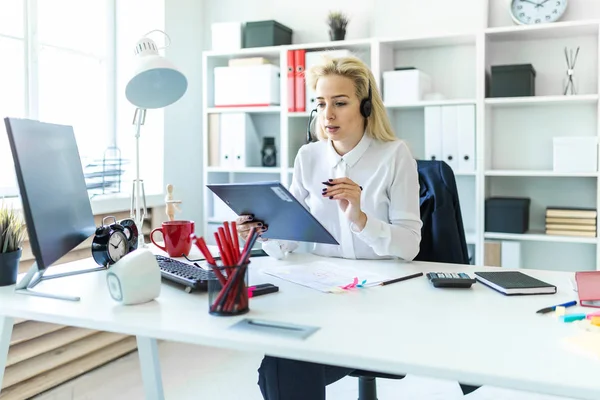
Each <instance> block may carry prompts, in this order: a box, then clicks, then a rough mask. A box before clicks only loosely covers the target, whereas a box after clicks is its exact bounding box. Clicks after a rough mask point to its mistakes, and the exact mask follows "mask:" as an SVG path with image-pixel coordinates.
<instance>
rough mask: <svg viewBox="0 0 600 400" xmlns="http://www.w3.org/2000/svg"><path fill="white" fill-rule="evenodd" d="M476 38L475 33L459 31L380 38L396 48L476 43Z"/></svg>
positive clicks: (382, 42)
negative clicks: (446, 33) (455, 32)
mask: <svg viewBox="0 0 600 400" xmlns="http://www.w3.org/2000/svg"><path fill="white" fill-rule="evenodd" d="M475 39H476V36H475V34H474V33H473V34H470V33H457V34H451V35H443V36H440V35H430V36H405V37H398V38H383V39H381V40H379V43H381V44H382V45H386V46H390V47H392V48H393V49H394V50H403V49H414V48H422V47H438V46H460V45H474V44H475Z"/></svg>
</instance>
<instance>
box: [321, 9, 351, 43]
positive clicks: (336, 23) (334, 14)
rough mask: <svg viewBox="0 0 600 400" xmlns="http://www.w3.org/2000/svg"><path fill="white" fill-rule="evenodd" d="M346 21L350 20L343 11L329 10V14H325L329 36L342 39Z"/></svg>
mask: <svg viewBox="0 0 600 400" xmlns="http://www.w3.org/2000/svg"><path fill="white" fill-rule="evenodd" d="M348 22H350V18H349V17H348V16H347V15H346V14H344V13H343V12H341V11H330V12H329V15H328V16H327V25H329V37H330V38H331V40H344V38H345V37H346V26H347V25H348Z"/></svg>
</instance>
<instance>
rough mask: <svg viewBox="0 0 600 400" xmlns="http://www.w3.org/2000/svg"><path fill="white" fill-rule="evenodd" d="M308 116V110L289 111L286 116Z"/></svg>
mask: <svg viewBox="0 0 600 400" xmlns="http://www.w3.org/2000/svg"><path fill="white" fill-rule="evenodd" d="M309 116H310V111H308V112H305V111H299V112H289V113H288V117H290V118H308V117H309Z"/></svg>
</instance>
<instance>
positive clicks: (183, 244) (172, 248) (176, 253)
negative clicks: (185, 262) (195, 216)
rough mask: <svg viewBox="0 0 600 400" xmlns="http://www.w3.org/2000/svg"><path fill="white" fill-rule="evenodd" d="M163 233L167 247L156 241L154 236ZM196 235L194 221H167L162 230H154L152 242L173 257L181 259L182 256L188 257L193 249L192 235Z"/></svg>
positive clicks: (151, 236) (151, 235)
mask: <svg viewBox="0 0 600 400" xmlns="http://www.w3.org/2000/svg"><path fill="white" fill-rule="evenodd" d="M156 232H160V233H162V236H163V239H164V242H165V245H164V246H161V245H160V244H158V243H156V242H155V241H154V234H155V233H156ZM192 233H195V228H194V221H165V222H163V223H162V227H161V228H156V229H153V230H152V232H151V233H150V240H151V241H152V243H154V245H155V246H156V247H158V248H159V249H161V250H163V251H166V252H167V253H168V254H169V256H171V257H181V256H182V254H185V255H186V256H188V255H189V254H190V250H191V249H192V238H191V234H192Z"/></svg>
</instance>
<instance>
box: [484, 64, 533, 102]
mask: <svg viewBox="0 0 600 400" xmlns="http://www.w3.org/2000/svg"><path fill="white" fill-rule="evenodd" d="M520 96H535V69H534V68H533V65H531V64H521V65H496V66H492V84H491V93H490V97H520Z"/></svg>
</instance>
